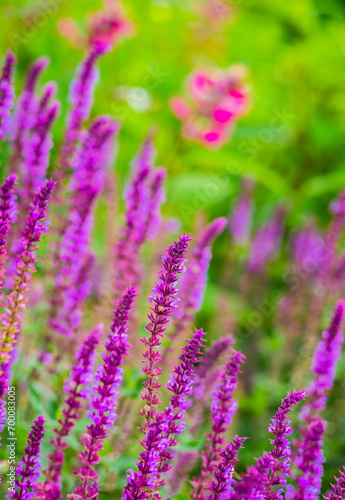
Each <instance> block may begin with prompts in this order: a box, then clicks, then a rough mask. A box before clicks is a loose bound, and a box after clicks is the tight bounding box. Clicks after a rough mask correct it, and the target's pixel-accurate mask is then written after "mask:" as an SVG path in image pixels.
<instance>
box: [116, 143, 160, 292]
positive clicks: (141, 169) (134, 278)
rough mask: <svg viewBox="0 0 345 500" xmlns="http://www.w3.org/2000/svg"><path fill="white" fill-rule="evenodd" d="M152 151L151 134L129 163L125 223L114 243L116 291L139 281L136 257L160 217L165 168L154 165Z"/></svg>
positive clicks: (139, 270) (150, 235) (153, 232)
mask: <svg viewBox="0 0 345 500" xmlns="http://www.w3.org/2000/svg"><path fill="white" fill-rule="evenodd" d="M154 156H155V151H154V147H153V144H152V138H151V137H150V136H149V137H148V138H147V139H146V141H145V142H144V144H143V146H142V148H141V150H140V151H139V154H138V156H137V157H136V158H135V160H134V162H133V167H132V175H131V179H130V182H129V183H128V186H127V188H126V191H125V201H126V210H125V223H124V226H123V227H122V228H121V230H120V234H119V238H118V241H117V244H116V246H115V280H114V290H115V293H116V294H119V293H121V291H122V290H123V289H124V288H126V287H127V286H128V285H129V284H134V285H136V286H137V287H139V285H140V279H141V269H140V261H139V259H133V255H138V256H139V255H140V250H141V246H142V244H143V243H144V242H145V240H146V239H147V238H153V237H154V236H155V233H156V231H157V226H158V225H159V221H160V215H159V210H160V205H161V204H162V203H163V201H164V189H163V183H164V180H165V170H164V169H163V168H158V169H154Z"/></svg>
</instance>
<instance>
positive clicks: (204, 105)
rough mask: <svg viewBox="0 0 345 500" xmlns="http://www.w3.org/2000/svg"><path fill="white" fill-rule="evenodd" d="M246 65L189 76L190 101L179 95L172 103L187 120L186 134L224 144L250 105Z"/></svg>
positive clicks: (191, 137)
mask: <svg viewBox="0 0 345 500" xmlns="http://www.w3.org/2000/svg"><path fill="white" fill-rule="evenodd" d="M244 76H245V71H244V69H243V68H242V67H239V66H237V67H230V68H228V69H225V70H217V71H212V70H210V69H205V70H199V71H194V72H193V73H192V74H191V76H190V77H189V81H188V90H189V94H190V102H188V101H186V100H185V99H184V98H183V97H175V98H173V99H172V100H171V102H170V105H171V108H172V111H173V112H174V114H175V115H176V116H177V117H178V118H179V119H180V120H181V121H182V123H183V135H184V136H185V137H186V138H187V139H191V140H194V141H198V142H201V143H203V144H205V145H206V146H208V147H214V146H219V145H222V144H223V143H224V142H226V141H227V140H228V139H229V137H230V136H231V134H232V131H233V129H234V126H235V124H236V122H237V121H238V119H239V118H240V117H241V116H242V115H243V114H244V113H245V112H246V111H247V109H248V106H249V99H248V90H247V89H246V87H245V85H244V84H243V80H244Z"/></svg>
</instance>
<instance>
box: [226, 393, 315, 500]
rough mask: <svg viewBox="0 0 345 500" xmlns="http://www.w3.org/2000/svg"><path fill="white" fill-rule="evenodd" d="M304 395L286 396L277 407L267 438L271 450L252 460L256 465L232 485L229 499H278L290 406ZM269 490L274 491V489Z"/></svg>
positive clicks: (286, 460) (285, 471)
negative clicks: (271, 445)
mask: <svg viewBox="0 0 345 500" xmlns="http://www.w3.org/2000/svg"><path fill="white" fill-rule="evenodd" d="M306 395H307V394H306V392H305V391H303V390H301V391H296V392H292V393H291V394H288V395H287V396H286V397H285V398H284V399H282V403H281V405H280V407H279V408H278V411H277V412H276V414H275V416H274V418H272V419H271V424H270V426H269V428H268V430H269V432H270V433H271V434H273V436H275V437H274V439H270V442H271V444H273V449H272V450H271V451H270V452H264V453H263V455H262V457H260V458H258V459H256V461H257V464H256V465H254V466H252V467H249V468H248V470H247V473H246V474H243V475H242V479H241V481H239V482H238V483H236V484H233V488H234V492H233V493H231V495H230V498H231V500H243V499H244V498H262V500H265V499H270V500H282V499H283V496H282V493H283V492H284V487H285V485H286V480H287V477H288V476H289V471H290V462H291V449H290V442H289V439H288V437H289V435H290V434H292V428H291V427H290V423H291V421H290V420H288V414H289V412H290V411H291V409H292V406H293V405H297V404H298V403H299V401H301V400H303V399H305V397H306ZM273 488H278V489H277V490H275V489H273Z"/></svg>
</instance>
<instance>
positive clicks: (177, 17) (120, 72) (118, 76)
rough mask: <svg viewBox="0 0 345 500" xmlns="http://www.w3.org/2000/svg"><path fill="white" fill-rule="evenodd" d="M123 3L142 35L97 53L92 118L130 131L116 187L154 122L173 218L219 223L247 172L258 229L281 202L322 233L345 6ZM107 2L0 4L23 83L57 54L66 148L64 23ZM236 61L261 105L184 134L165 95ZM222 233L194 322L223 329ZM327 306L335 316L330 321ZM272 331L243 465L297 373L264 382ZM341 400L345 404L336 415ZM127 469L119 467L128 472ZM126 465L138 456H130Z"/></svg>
mask: <svg viewBox="0 0 345 500" xmlns="http://www.w3.org/2000/svg"><path fill="white" fill-rule="evenodd" d="M205 1H206V0H205ZM122 3H123V5H124V7H125V11H126V13H127V15H128V17H129V18H130V19H131V20H132V22H133V25H134V32H133V33H132V35H131V36H129V37H128V38H126V39H124V40H123V41H122V42H121V43H120V44H119V45H118V46H117V47H116V48H115V50H114V51H113V52H111V53H110V54H107V55H106V56H105V57H103V58H102V60H101V61H100V64H99V66H100V75H101V77H100V81H99V83H98V85H97V88H96V96H95V103H94V106H93V110H92V115H93V116H96V115H98V114H102V113H110V114H112V115H113V116H114V117H115V118H116V119H118V121H119V122H120V123H121V125H122V127H121V131H120V135H119V147H118V159H117V163H116V166H114V169H115V172H116V174H117V176H118V179H119V183H120V186H123V185H124V183H125V180H126V178H127V176H128V173H129V168H130V167H129V165H130V160H131V159H132V158H133V156H134V155H135V154H136V151H137V148H138V147H139V145H140V143H141V141H142V140H143V138H144V137H145V135H146V134H147V132H148V130H149V129H150V128H151V127H155V128H156V129H157V135H156V139H155V144H156V146H157V150H158V159H157V161H158V164H161V165H164V166H165V167H166V168H167V170H168V182H167V201H166V204H165V205H164V207H163V212H164V214H165V215H167V216H175V217H177V218H179V219H180V220H181V222H182V227H183V229H185V230H187V231H190V230H193V229H194V227H195V224H196V223H197V221H198V218H199V216H202V217H204V218H205V219H207V220H211V219H212V218H214V217H217V216H220V215H227V214H228V212H229V210H230V207H231V205H232V200H233V198H234V196H235V195H236V194H237V193H238V191H239V186H240V181H241V178H242V177H243V176H244V175H246V176H251V177H253V178H255V179H256V181H257V188H256V190H255V195H254V199H255V205H256V211H255V215H254V221H255V224H257V223H259V222H262V221H263V220H265V219H266V218H267V214H269V213H270V212H271V211H272V207H274V206H275V205H276V204H277V203H278V202H280V203H281V202H282V201H283V202H284V203H285V205H286V207H287V208H288V213H287V227H288V228H294V227H296V226H297V225H299V224H300V223H302V222H303V221H304V220H305V219H308V218H309V217H311V216H312V217H316V218H317V219H318V220H319V223H320V225H321V226H324V227H325V226H326V225H327V224H328V223H329V220H330V215H329V213H328V205H329V202H330V200H332V199H334V197H335V195H336V193H338V192H339V191H340V190H342V189H343V188H344V186H345V170H344V160H345V148H344V136H345V3H344V2H343V1H341V0H319V1H317V0H315V1H311V0H290V2H282V1H280V0H261V1H260V2H258V1H250V0H239V1H237V2H236V1H235V2H227V6H228V10H227V15H223V10H222V9H223V7H224V5H225V2H223V3H220V2H219V1H218V0H214V1H211V2H210V4H211V7H212V8H214V9H215V18H214V19H213V20H211V19H210V18H205V17H203V16H202V7H203V4H204V1H203V0H194V1H192V0H146V1H145V2H144V1H143V0H131V1H123V2H122ZM101 7H102V2H101V1H96V0H83V1H79V2H78V1H74V2H73V1H72V0H41V1H36V0H30V1H23V0H15V1H7V0H2V1H1V4H0V15H1V19H2V29H1V34H0V48H1V52H2V53H4V52H5V50H6V49H7V48H11V49H12V50H13V51H14V52H15V53H16V54H17V57H18V67H17V78H16V87H17V89H18V90H20V88H21V85H22V81H23V77H24V75H25V72H26V70H27V68H28V65H29V64H30V63H31V62H32V61H33V60H34V59H35V58H37V57H39V56H41V55H44V54H45V55H48V56H49V57H50V59H51V64H50V67H49V69H48V70H47V71H46V72H45V74H44V77H43V79H42V82H45V81H48V80H55V81H56V82H57V83H58V98H59V100H60V101H61V103H62V108H63V113H62V115H61V117H60V118H59V121H58V124H57V126H55V128H54V137H55V143H56V144H59V143H60V142H61V134H62V130H63V124H64V116H65V114H66V110H67V107H68V101H67V93H68V88H69V85H70V82H71V80H72V78H73V76H74V74H75V69H76V66H77V64H78V63H79V61H80V60H81V59H82V58H83V56H84V52H83V50H80V49H77V48H75V47H73V45H71V43H70V42H69V41H68V40H66V39H65V38H63V37H62V36H61V34H60V33H59V32H58V29H57V23H58V21H59V20H60V19H62V18H65V17H67V18H72V19H74V20H76V21H77V23H78V24H79V26H80V29H81V30H85V29H86V23H87V18H88V16H90V14H91V13H92V12H94V11H97V10H99V9H100V8H101ZM237 63H241V64H244V65H245V66H246V67H247V69H248V75H249V76H248V82H249V85H250V88H251V94H252V104H251V109H250V111H249V113H248V114H247V115H246V116H245V117H244V118H242V119H241V120H240V121H239V124H238V126H237V127H236V129H235V132H234V135H233V138H232V140H231V141H230V142H229V143H228V144H226V145H224V146H223V147H222V148H219V149H216V150H208V149H206V148H205V147H204V146H202V145H199V144H195V143H192V142H188V141H185V140H184V139H182V138H181V134H180V131H181V124H180V122H179V121H178V120H177V119H176V118H175V117H174V116H173V114H172V113H171V111H170V108H169V102H168V101H169V99H170V98H171V97H172V96H174V95H176V94H180V93H181V91H183V88H184V85H185V80H186V76H187V75H188V74H189V73H190V72H191V71H192V70H193V69H194V68H196V67H202V66H205V65H206V66H211V67H212V66H215V67H217V66H218V67H220V68H226V67H228V66H230V65H233V64H237ZM55 151H57V148H56V149H55ZM55 154H56V153H55ZM51 169H52V170H53V169H54V156H53V161H52V162H51ZM102 207H103V208H102ZM103 209H104V206H103V205H102V204H101V205H100V207H99V208H98V219H97V220H98V222H96V229H95V242H96V246H97V248H99V249H101V248H102V245H103V243H104V241H105V239H106V229H105V225H104V224H103V218H102V210H103ZM223 240H224V238H223ZM223 240H222V239H221V243H220V244H219V245H218V246H217V247H216V249H215V257H216V258H215V259H213V263H212V268H211V273H210V277H211V280H210V283H209V286H208V289H207V294H206V301H205V305H204V308H203V310H202V312H201V313H200V314H199V317H198V325H199V324H205V326H206V329H208V327H210V328H211V327H212V326H213V325H217V322H216V320H215V319H214V317H215V310H216V304H217V300H218V298H219V297H218V295H217V294H218V293H219V288H220V285H219V282H220V281H221V279H220V278H221V276H220V275H221V273H222V270H223V268H224V258H225V257H226V252H227V246H225V244H224V241H223ZM221 262H223V264H221ZM285 264H286V263H285V262H284V258H281V259H280V260H279V261H278V262H277V264H276V267H275V270H274V273H273V278H272V282H273V284H272V285H271V287H272V288H273V289H276V288H277V287H278V288H279V289H280V287H281V286H282V284H281V275H282V272H283V270H284V269H285ZM230 296H231V299H233V302H234V303H235V305H236V304H237V301H238V297H237V295H236V291H230ZM329 312H330V311H329V310H327V311H326V312H325V315H324V316H325V318H324V324H326V323H327V318H328V316H329ZM324 324H323V326H324ZM271 327H272V325H270V324H267V325H265V328H266V331H265V333H264V334H263V336H262V337H260V338H259V339H258V340H257V341H256V342H257V344H258V351H259V352H260V355H259V356H258V359H257V366H256V377H254V381H253V387H252V389H251V392H250V394H249V395H247V396H249V397H247V396H243V397H242V400H241V401H240V404H241V408H242V413H241V421H240V423H238V424H237V425H239V426H240V427H241V430H240V432H242V435H243V434H245V435H250V436H251V439H250V440H249V441H248V443H247V444H246V451H244V452H243V454H242V457H243V459H244V462H245V463H246V462H247V463H250V462H251V460H252V456H253V455H255V456H258V455H259V453H260V450H261V449H262V448H264V447H265V446H267V425H268V418H269V415H271V414H272V413H273V412H274V410H275V408H276V405H277V402H279V399H280V397H281V396H283V395H285V393H286V390H287V389H290V390H291V389H293V387H291V385H289V384H290V382H289V377H288V369H287V368H286V369H285V373H286V376H285V379H284V377H283V379H282V381H281V382H279V383H278V382H277V381H275V382H273V381H272V379H271V378H269V377H268V376H267V374H269V373H270V371H269V370H270V369H271V365H272V358H274V357H275V356H277V353H278V352H279V351H280V350H281V349H284V346H285V343H286V339H285V340H284V332H277V331H272V330H270V328H271ZM266 333H267V335H266ZM215 337H218V335H215ZM250 341H251V340H250ZM246 347H248V346H245V348H244V351H245V352H246ZM268 367H269V368H268ZM339 375H340V377H339V379H340V381H339V382H337V384H336V388H335V391H334V393H333V396H332V398H331V404H330V410H329V415H328V418H329V420H330V425H329V437H328V440H327V442H326V455H327V459H328V465H327V469H326V480H327V481H328V482H329V480H331V478H332V475H333V474H334V473H336V468H337V467H340V465H341V464H342V463H343V462H344V449H345V443H344V438H341V439H335V437H336V436H337V435H338V432H339V430H340V429H342V428H343V424H344V423H345V416H344V413H343V412H342V411H341V409H344V406H345V402H344V398H342V399H340V403H339V399H338V398H340V397H341V394H342V393H344V391H345V384H344V382H342V381H341V375H343V379H344V378H345V364H344V362H343V363H342V364H341V366H340V369H339ZM35 391H37V389H35V388H32V391H31V396H29V397H32V398H33V399H32V400H33V401H36V400H37V401H36V403H37V405H38V406H39V404H40V403H39V397H38V396H39V394H38V395H37V394H36V395H35ZM52 397H53V396H52ZM335 407H336V408H338V409H339V412H338V415H337V419H336V421H335V418H334V413H332V412H334V408H335ZM81 427H82V426H81ZM257 429H260V430H259V431H258V430H257ZM75 446H76V447H78V444H76V445H75ZM124 460H125V458H124ZM127 465H128V464H127V463H126V462H125V461H123V462H122V464H121V465H120V466H119V467H120V469H121V470H122V468H126V467H127ZM129 465H133V460H132V461H131V459H129ZM102 498H108V496H106V495H105V496H104V497H102ZM109 498H110V497H109Z"/></svg>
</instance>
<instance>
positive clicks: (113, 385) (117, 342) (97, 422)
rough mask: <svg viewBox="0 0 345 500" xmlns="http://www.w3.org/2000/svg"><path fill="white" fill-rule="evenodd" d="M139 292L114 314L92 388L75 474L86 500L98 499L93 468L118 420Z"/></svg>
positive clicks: (129, 296)
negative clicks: (131, 321)
mask: <svg viewBox="0 0 345 500" xmlns="http://www.w3.org/2000/svg"><path fill="white" fill-rule="evenodd" d="M135 295H136V291H135V289H134V288H129V289H128V291H127V293H126V294H125V295H124V296H123V298H122V300H121V301H120V303H119V305H118V307H117V309H116V310H115V313H114V319H113V323H112V325H111V327H110V329H111V333H110V334H109V335H108V339H107V340H106V342H105V349H106V352H105V354H103V356H102V358H103V363H102V364H99V365H98V368H97V371H96V375H95V378H94V386H93V388H92V394H91V400H90V411H89V413H88V417H89V419H90V420H91V421H92V424H91V425H88V426H87V434H86V436H84V437H83V438H82V441H83V443H84V445H85V448H86V450H85V451H82V452H81V453H80V455H79V457H80V460H81V461H82V463H83V466H82V467H80V468H79V469H78V470H77V471H75V474H76V475H77V477H78V478H79V485H78V486H77V487H76V488H75V489H74V495H79V497H77V498H81V499H83V500H89V499H90V500H94V499H96V498H98V491H99V488H98V483H97V479H98V473H97V472H96V471H95V470H94V468H93V466H94V465H95V464H96V463H98V462H99V460H100V457H99V452H100V451H101V450H102V448H103V441H104V440H105V439H106V438H107V437H108V429H109V428H111V427H112V426H113V425H114V422H115V420H116V417H117V415H116V413H115V410H116V406H117V398H118V390H119V388H120V385H121V382H122V377H123V375H122V374H123V369H122V364H123V358H124V356H125V355H126V354H128V347H129V345H128V340H127V334H126V332H127V328H126V325H127V321H128V318H129V312H130V310H131V308H132V305H133V301H134V297H135Z"/></svg>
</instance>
